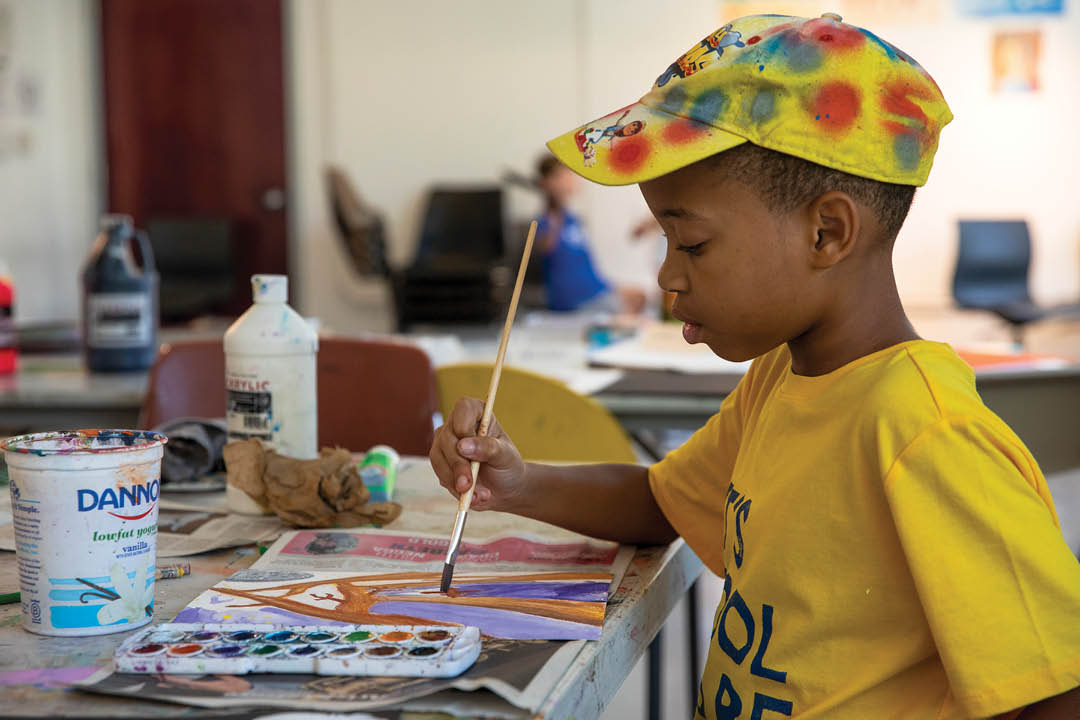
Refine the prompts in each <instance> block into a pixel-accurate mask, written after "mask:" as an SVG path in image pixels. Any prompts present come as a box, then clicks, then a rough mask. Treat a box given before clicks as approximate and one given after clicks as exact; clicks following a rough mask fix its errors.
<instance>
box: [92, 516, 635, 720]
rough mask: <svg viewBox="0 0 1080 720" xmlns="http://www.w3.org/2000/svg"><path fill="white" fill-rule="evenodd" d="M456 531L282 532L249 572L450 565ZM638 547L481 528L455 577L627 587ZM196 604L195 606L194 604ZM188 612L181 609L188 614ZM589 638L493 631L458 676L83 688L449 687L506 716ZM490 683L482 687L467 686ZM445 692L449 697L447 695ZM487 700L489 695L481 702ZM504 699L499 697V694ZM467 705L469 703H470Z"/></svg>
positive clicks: (202, 692)
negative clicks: (519, 636) (568, 576)
mask: <svg viewBox="0 0 1080 720" xmlns="http://www.w3.org/2000/svg"><path fill="white" fill-rule="evenodd" d="M447 543H448V539H447V538H446V536H444V535H436V534H433V533H418V532H417V533H414V532H407V531H392V530H377V529H352V530H338V529H326V530H297V531H289V532H286V533H285V534H283V535H282V536H281V537H280V538H279V539H278V540H277V541H276V542H275V543H274V545H273V546H272V547H270V548H269V549H268V550H267V552H266V553H265V554H264V555H263V556H262V557H261V558H260V559H259V560H258V561H257V562H256V563H255V564H254V565H252V567H251V569H250V570H247V571H244V575H243V577H247V578H250V580H251V581H257V580H258V577H259V575H258V574H259V573H266V574H267V577H271V576H272V577H283V576H285V575H288V574H289V573H318V572H328V571H337V572H348V573H357V574H369V573H370V574H379V573H388V572H441V570H442V564H443V561H444V559H445V555H446V548H447ZM633 553H634V549H633V548H629V547H622V546H620V545H618V544H616V543H608V542H602V541H597V540H592V539H589V538H585V537H582V536H577V537H573V538H569V537H566V536H561V537H559V538H558V539H549V538H541V537H538V536H534V535H529V534H524V533H520V534H513V533H507V532H505V531H503V532H498V533H493V534H490V535H487V536H472V537H470V539H469V541H467V542H463V543H462V546H461V548H460V549H459V552H458V560H457V564H456V568H455V570H456V571H455V577H457V575H458V574H459V573H460V574H469V573H477V572H483V573H488V574H498V573H509V574H513V573H524V572H529V573H543V572H552V573H559V572H571V571H583V570H588V571H595V572H597V573H610V574H611V576H612V581H611V585H610V587H611V588H615V587H617V586H618V584H619V582H620V580H621V578H622V576H623V574H624V573H625V571H626V568H627V566H628V565H629V563H630V560H631V558H632V557H633ZM189 607H191V606H189ZM183 612H184V611H181V613H183ZM585 642H586V641H584V640H573V641H549V640H510V639H503V638H496V637H485V638H484V649H483V652H482V654H481V656H480V659H479V660H478V661H477V662H476V664H474V665H473V666H472V668H470V669H469V670H468V671H466V672H465V673H464V674H462V675H461V676H459V677H457V678H439V679H423V678H385V677H383V678H379V677H371V678H365V677H320V676H316V675H310V676H308V675H244V676H213V677H209V676H208V677H203V678H201V679H199V678H192V677H178V676H170V675H161V676H132V675H123V674H110V673H109V672H102V673H98V674H97V675H95V676H92V677H90V678H88V679H87V680H86V681H84V682H83V683H80V687H82V688H83V689H86V690H90V691H93V692H101V693H106V694H114V695H127V696H138V697H142V698H148V697H149V698H157V699H161V700H167V701H172V702H179V703H184V704H188V705H196V706H201V707H231V706H243V705H266V706H275V707H292V708H308V709H320V710H335V711H339V712H348V711H356V710H370V709H376V708H385V707H388V706H395V707H398V706H405V707H411V706H414V705H413V703H420V704H421V705H419V706H416V707H420V706H422V705H423V701H422V700H420V699H421V698H425V697H427V696H429V695H431V694H432V693H437V692H439V693H442V695H445V694H446V693H450V696H452V697H454V698H455V706H456V707H460V708H463V709H464V710H467V709H468V708H470V707H472V706H471V705H470V701H471V698H473V697H475V701H476V703H477V706H476V708H475V710H476V711H477V712H479V711H480V709H481V708H482V709H483V710H484V712H487V713H488V714H491V715H493V716H498V715H497V714H496V713H492V712H491V704H492V696H495V697H496V698H498V699H499V700H498V702H502V703H503V705H502V707H503V709H504V712H503V713H502V716H504V717H520V716H521V715H520V713H521V710H526V711H530V710H534V709H535V708H537V707H539V706H540V704H541V703H542V702H543V701H544V699H545V698H547V696H548V695H549V694H550V693H551V691H552V690H553V689H554V687H555V685H556V683H557V682H558V680H559V679H560V677H561V676H562V674H563V672H564V671H565V670H566V668H567V667H568V666H569V664H570V663H571V661H572V660H573V659H574V657H576V656H577V654H578V652H580V650H581V648H582V647H583V645H584V643H585ZM462 690H466V691H475V690H486V691H490V692H481V693H478V694H476V695H475V696H473V695H471V694H468V693H461V692H459V691H462ZM442 695H440V697H442ZM481 703H482V704H481ZM496 704H497V703H496ZM464 710H463V711H464Z"/></svg>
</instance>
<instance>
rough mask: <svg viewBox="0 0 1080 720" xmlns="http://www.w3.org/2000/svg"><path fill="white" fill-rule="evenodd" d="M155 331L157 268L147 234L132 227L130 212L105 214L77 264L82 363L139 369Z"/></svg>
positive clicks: (148, 357)
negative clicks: (80, 278)
mask: <svg viewBox="0 0 1080 720" xmlns="http://www.w3.org/2000/svg"><path fill="white" fill-rule="evenodd" d="M136 245H137V247H138V257H136V253H135V252H134V250H135V247H136ZM157 335H158V274H157V270H156V269H155V268H154V255H153V251H152V250H151V248H150V239H149V238H148V237H147V235H146V233H145V232H143V231H141V230H140V231H138V232H136V231H135V229H134V226H133V224H132V221H131V218H130V217H128V216H126V215H106V216H105V217H103V218H102V220H101V232H100V233H98V236H97V239H96V240H95V241H94V246H93V247H92V248H91V249H90V256H89V257H88V258H87V260H86V266H85V268H84V269H83V346H84V348H85V351H86V364H87V367H88V368H89V369H90V370H91V371H92V372H117V371H124V370H145V369H146V368H148V367H150V366H151V365H152V364H153V362H154V358H155V356H156V355H157V347H158V343H157Z"/></svg>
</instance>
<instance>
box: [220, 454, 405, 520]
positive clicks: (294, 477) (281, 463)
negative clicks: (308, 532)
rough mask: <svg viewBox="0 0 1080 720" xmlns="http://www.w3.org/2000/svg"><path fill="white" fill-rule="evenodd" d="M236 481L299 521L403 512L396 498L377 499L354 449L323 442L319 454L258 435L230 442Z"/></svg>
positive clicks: (228, 461)
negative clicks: (292, 452) (295, 453)
mask: <svg viewBox="0 0 1080 720" xmlns="http://www.w3.org/2000/svg"><path fill="white" fill-rule="evenodd" d="M224 454H225V469H226V472H227V477H228V482H229V484H230V485H233V486H235V487H238V488H240V489H241V490H243V491H244V492H245V493H247V494H248V495H250V496H251V498H252V499H253V500H254V501H255V502H257V503H259V504H260V505H263V506H265V507H267V508H269V509H270V510H272V511H273V512H274V513H275V514H276V515H277V516H278V517H279V518H281V519H282V520H283V521H284V522H287V523H289V524H291V525H295V526H297V527H354V526H356V525H367V524H369V523H375V524H377V525H385V524H387V523H389V522H390V521H392V520H394V519H395V518H397V516H398V515H400V514H401V505H399V504H398V503H395V502H382V503H371V502H368V500H369V499H370V497H371V493H370V492H369V491H368V489H367V488H366V487H364V483H363V481H361V479H360V473H359V472H358V471H357V469H356V463H354V462H353V458H352V453H350V452H349V451H348V450H345V449H344V448H323V449H322V452H321V453H320V455H319V457H318V458H316V459H315V460H297V459H295V458H291V457H286V456H284V455H278V454H277V453H276V452H274V451H273V450H270V449H268V448H266V447H265V446H263V444H262V442H260V441H259V439H258V438H249V439H247V440H240V441H236V442H231V443H229V444H228V445H226V446H225V450H224Z"/></svg>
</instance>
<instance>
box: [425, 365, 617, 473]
mask: <svg viewBox="0 0 1080 720" xmlns="http://www.w3.org/2000/svg"><path fill="white" fill-rule="evenodd" d="M435 379H436V384H437V386H438V389H439V411H440V412H441V413H442V415H443V417H444V418H445V417H449V415H450V411H451V410H452V409H453V407H454V403H455V402H456V401H457V399H458V398H459V397H465V396H467V397H476V398H481V399H483V398H484V397H486V396H487V390H488V383H489V382H490V380H491V365H490V364H483V363H466V364H461V365H447V366H445V367H441V368H439V369H438V370H436V371H435ZM495 417H496V418H497V419H498V421H499V424H500V425H502V427H503V429H504V430H505V431H506V433H507V434H508V435H509V436H510V437H511V438H512V439H513V441H514V444H515V445H516V446H517V449H518V452H520V453H521V456H522V457H523V458H524V459H526V460H547V461H551V462H623V463H634V462H637V457H636V455H635V453H634V445H633V442H632V441H631V439H630V436H629V435H627V434H626V431H625V430H623V427H622V425H620V424H619V421H618V420H616V419H615V416H614V415H612V414H611V413H610V412H609V411H608V410H607V408H605V407H604V406H603V405H600V404H599V403H597V402H596V401H595V400H593V399H592V398H589V397H586V396H584V395H579V394H577V393H575V392H574V391H573V390H571V389H570V388H568V387H566V386H565V385H564V384H562V383H561V382H559V381H558V380H553V379H551V378H547V377H544V376H543V375H536V374H534V373H531V372H528V371H527V370H522V369H520V368H514V367H506V366H504V367H503V371H502V377H501V379H500V381H499V391H498V393H497V394H496V396H495Z"/></svg>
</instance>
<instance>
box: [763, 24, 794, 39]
mask: <svg viewBox="0 0 1080 720" xmlns="http://www.w3.org/2000/svg"><path fill="white" fill-rule="evenodd" d="M793 27H795V23H793V22H788V23H784V24H783V25H776V26H774V27H771V28H769V29H768V30H766V31H765V32H764V33H762V35H763V36H764V37H769V36H770V35H775V34H776V33H778V32H783V31H784V30H789V29H791V28H793Z"/></svg>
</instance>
